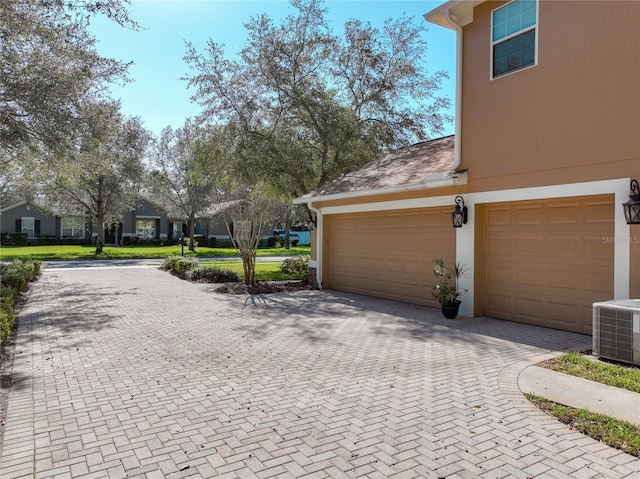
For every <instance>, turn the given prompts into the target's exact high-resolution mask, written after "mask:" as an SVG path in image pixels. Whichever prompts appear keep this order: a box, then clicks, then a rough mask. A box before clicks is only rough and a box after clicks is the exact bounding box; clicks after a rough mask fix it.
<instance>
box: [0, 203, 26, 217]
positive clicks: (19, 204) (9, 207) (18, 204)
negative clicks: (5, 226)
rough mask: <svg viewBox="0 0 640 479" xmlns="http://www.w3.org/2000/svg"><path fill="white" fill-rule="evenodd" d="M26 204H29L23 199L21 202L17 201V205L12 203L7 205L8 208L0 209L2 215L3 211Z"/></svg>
mask: <svg viewBox="0 0 640 479" xmlns="http://www.w3.org/2000/svg"><path fill="white" fill-rule="evenodd" d="M26 204H27V202H26V201H21V202H19V203H16V204H15V205H11V206H7V207H6V208H2V209H1V210H0V215H1V214H2V213H4V212H5V211H10V210H13V209H15V208H18V207H20V206H24V205H26Z"/></svg>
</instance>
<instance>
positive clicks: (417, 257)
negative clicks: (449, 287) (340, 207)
mask: <svg viewBox="0 0 640 479" xmlns="http://www.w3.org/2000/svg"><path fill="white" fill-rule="evenodd" d="M324 225H325V238H327V241H326V243H325V250H324V251H325V261H324V265H325V269H324V272H323V277H324V285H323V286H325V287H327V288H331V289H337V290H341V291H348V292H353V293H359V294H368V295H371V296H378V297H383V298H388V299H394V300H398V301H406V302H411V303H417V304H426V305H429V306H437V302H436V301H435V300H434V299H433V297H432V295H431V286H432V285H433V283H434V281H435V277H434V276H433V259H434V258H438V257H442V258H444V259H445V260H446V261H447V262H450V261H452V260H453V258H454V257H455V230H454V229H453V228H452V227H451V211H450V208H449V207H447V208H430V209H411V210H398V211H391V212H375V213H350V214H340V215H327V216H326V217H325V223H324ZM354 225H355V227H354Z"/></svg>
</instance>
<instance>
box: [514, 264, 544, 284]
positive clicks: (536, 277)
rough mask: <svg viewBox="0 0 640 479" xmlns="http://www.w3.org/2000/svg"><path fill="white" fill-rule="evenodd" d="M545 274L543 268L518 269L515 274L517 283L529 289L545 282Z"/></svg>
mask: <svg viewBox="0 0 640 479" xmlns="http://www.w3.org/2000/svg"><path fill="white" fill-rule="evenodd" d="M544 273H545V272H544V270H543V269H542V268H517V269H516V270H515V274H514V277H515V282H516V283H517V284H518V285H520V286H522V287H524V288H528V287H529V286H531V285H537V284H540V283H541V282H542V281H544V276H545V274H544Z"/></svg>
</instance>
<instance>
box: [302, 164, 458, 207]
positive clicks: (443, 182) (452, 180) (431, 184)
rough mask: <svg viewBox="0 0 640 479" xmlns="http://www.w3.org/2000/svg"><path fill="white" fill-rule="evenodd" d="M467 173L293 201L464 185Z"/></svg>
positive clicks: (430, 177) (306, 201) (327, 199)
mask: <svg viewBox="0 0 640 479" xmlns="http://www.w3.org/2000/svg"><path fill="white" fill-rule="evenodd" d="M467 180H468V175H467V172H466V171H463V172H460V173H455V174H452V175H450V176H448V177H446V178H444V177H438V176H436V175H433V174H431V175H427V176H426V177H425V179H424V181H421V182H419V183H409V184H405V185H399V186H389V187H386V188H376V189H372V190H359V191H347V192H344V193H334V194H330V195H317V196H308V197H304V196H301V197H300V198H296V199H295V200H293V202H294V203H295V204H297V205H300V204H304V203H315V202H319V201H331V200H344V199H349V198H361V197H363V196H373V195H388V194H391V193H403V192H406V191H416V190H428V189H431V188H445V187H447V186H456V185H466V184H467Z"/></svg>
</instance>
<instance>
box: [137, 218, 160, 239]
mask: <svg viewBox="0 0 640 479" xmlns="http://www.w3.org/2000/svg"><path fill="white" fill-rule="evenodd" d="M140 222H147V223H149V224H153V236H145V235H144V234H140V232H141V231H142V232H143V233H144V231H145V228H140V227H139V226H138V224H139V223H140ZM156 233H157V231H156V220H155V219H154V218H140V217H138V218H136V236H137V237H139V238H140V239H156Z"/></svg>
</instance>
